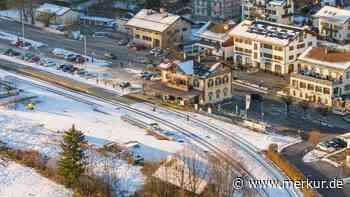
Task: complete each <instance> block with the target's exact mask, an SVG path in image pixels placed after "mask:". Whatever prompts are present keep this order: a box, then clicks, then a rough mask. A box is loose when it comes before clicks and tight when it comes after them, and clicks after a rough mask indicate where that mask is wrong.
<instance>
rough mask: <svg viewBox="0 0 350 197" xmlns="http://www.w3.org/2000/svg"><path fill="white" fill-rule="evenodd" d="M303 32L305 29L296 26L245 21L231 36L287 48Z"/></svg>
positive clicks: (232, 31)
mask: <svg viewBox="0 0 350 197" xmlns="http://www.w3.org/2000/svg"><path fill="white" fill-rule="evenodd" d="M303 31H305V30H304V29H303V28H300V27H295V26H289V25H282V24H279V23H273V22H267V21H260V20H257V21H250V20H245V21H243V22H241V23H240V24H238V25H237V26H235V27H234V28H233V29H232V30H231V32H230V33H229V35H230V36H232V37H244V38H248V39H253V40H259V41H262V42H264V43H272V44H277V45H282V46H286V45H288V44H289V43H290V42H291V41H294V40H295V39H297V38H298V35H299V34H300V33H301V32H303Z"/></svg>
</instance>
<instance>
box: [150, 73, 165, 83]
mask: <svg viewBox="0 0 350 197" xmlns="http://www.w3.org/2000/svg"><path fill="white" fill-rule="evenodd" d="M150 79H151V81H157V80H161V79H162V77H161V76H160V74H159V73H155V74H153V75H152V76H151V78H150Z"/></svg>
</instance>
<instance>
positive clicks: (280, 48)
mask: <svg viewBox="0 0 350 197" xmlns="http://www.w3.org/2000/svg"><path fill="white" fill-rule="evenodd" d="M275 50H276V51H282V50H283V48H282V47H280V46H275Z"/></svg>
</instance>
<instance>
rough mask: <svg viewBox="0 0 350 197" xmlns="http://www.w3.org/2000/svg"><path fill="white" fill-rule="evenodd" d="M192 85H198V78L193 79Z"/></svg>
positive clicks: (196, 86)
mask: <svg viewBox="0 0 350 197" xmlns="http://www.w3.org/2000/svg"><path fill="white" fill-rule="evenodd" d="M193 87H195V88H198V87H199V81H198V79H195V80H193Z"/></svg>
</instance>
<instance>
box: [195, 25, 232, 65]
mask: <svg viewBox="0 0 350 197" xmlns="http://www.w3.org/2000/svg"><path fill="white" fill-rule="evenodd" d="M233 27H234V23H230V22H227V23H215V22H211V21H209V22H207V24H205V25H203V27H202V28H201V29H200V30H199V31H198V32H197V34H196V35H197V37H198V41H197V42H196V43H195V44H193V47H194V49H193V50H194V51H200V52H203V51H205V52H206V53H207V54H208V55H214V56H217V57H221V58H222V59H224V60H229V59H232V58H233V49H234V47H233V40H232V39H231V38H230V35H229V32H230V31H231V30H232V29H233Z"/></svg>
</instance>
